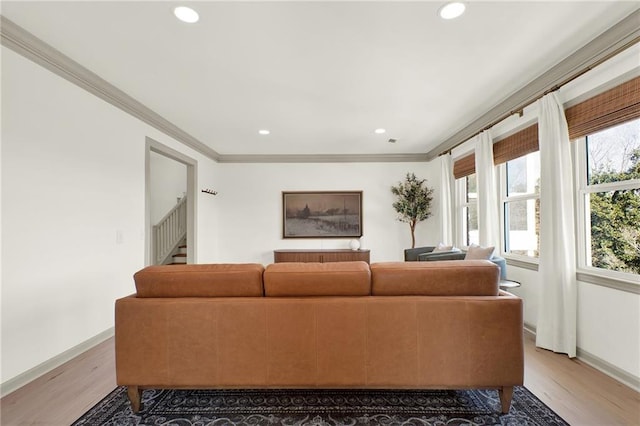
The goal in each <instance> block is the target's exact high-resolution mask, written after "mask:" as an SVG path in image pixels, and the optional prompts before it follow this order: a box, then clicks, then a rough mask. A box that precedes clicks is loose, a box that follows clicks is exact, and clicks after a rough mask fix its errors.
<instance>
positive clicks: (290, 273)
mask: <svg viewBox="0 0 640 426" xmlns="http://www.w3.org/2000/svg"><path fill="white" fill-rule="evenodd" d="M264 292H265V296H267V297H269V296H272V297H289V296H291V297H300V296H369V295H370V294H371V271H370V270H369V265H368V264H367V263H366V262H330V263H297V262H283V263H273V264H271V265H268V266H267V268H266V269H265V271H264Z"/></svg>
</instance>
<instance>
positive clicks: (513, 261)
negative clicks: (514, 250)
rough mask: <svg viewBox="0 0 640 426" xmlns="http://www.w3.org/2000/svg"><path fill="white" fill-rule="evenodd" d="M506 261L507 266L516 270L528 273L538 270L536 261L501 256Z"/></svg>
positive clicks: (505, 255)
mask: <svg viewBox="0 0 640 426" xmlns="http://www.w3.org/2000/svg"><path fill="white" fill-rule="evenodd" d="M502 256H503V257H504V258H505V259H506V261H507V265H509V266H515V267H516V268H522V269H528V270H530V271H537V270H538V259H534V258H526V257H520V256H519V257H513V256H509V255H507V254H503V255H502Z"/></svg>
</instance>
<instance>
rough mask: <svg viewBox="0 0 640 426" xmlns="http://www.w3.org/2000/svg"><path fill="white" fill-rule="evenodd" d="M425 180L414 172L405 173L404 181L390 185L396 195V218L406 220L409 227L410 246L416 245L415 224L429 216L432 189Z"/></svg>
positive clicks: (401, 220)
mask: <svg viewBox="0 0 640 426" xmlns="http://www.w3.org/2000/svg"><path fill="white" fill-rule="evenodd" d="M426 182H427V180H426V179H418V178H417V177H416V175H415V174H414V173H407V176H406V177H405V179H404V181H402V182H398V186H392V187H391V192H392V193H393V195H395V196H396V201H395V202H394V203H393V208H394V209H395V210H396V212H398V220H399V221H400V222H407V223H408V224H409V227H410V228H411V248H415V246H416V234H415V230H416V225H417V224H418V222H421V221H423V220H425V219H427V218H428V217H429V216H431V202H432V201H433V189H432V188H429V187H428V186H427V185H426Z"/></svg>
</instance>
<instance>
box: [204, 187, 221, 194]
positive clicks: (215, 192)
mask: <svg viewBox="0 0 640 426" xmlns="http://www.w3.org/2000/svg"><path fill="white" fill-rule="evenodd" d="M202 192H204V193H205V194H211V195H218V191H214V190H213V189H209V188H206V189H203V190H202Z"/></svg>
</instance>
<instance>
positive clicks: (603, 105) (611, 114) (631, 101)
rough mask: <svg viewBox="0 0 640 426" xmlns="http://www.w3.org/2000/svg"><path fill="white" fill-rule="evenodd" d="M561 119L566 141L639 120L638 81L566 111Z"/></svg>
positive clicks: (639, 85)
mask: <svg viewBox="0 0 640 426" xmlns="http://www.w3.org/2000/svg"><path fill="white" fill-rule="evenodd" d="M565 116H566V117H567V124H568V125H569V138H570V139H575V138H579V137H582V136H586V135H588V134H591V133H595V132H598V131H600V130H604V129H606V128H607V127H611V126H615V125H616V124H620V123H624V122H625V121H629V120H633V119H634V118H638V117H640V77H636V78H634V79H632V80H629V81H627V82H625V83H622V84H621V85H619V86H616V87H614V88H613V89H610V90H607V91H606V92H604V93H601V94H599V95H596V96H594V97H593V98H589V99H587V100H586V101H584V102H581V103H579V104H577V105H575V106H572V107H571V108H567V109H566V110H565Z"/></svg>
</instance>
